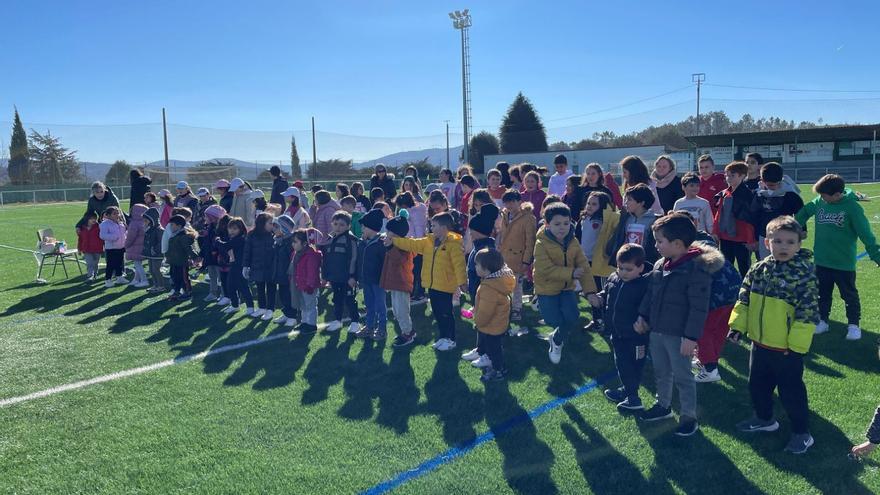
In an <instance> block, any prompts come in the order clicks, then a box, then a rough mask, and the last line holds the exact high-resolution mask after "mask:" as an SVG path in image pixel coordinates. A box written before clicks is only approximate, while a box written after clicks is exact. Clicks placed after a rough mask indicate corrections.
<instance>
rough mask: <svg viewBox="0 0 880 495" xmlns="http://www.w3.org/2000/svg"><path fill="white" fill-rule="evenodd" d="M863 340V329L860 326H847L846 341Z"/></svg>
mask: <svg viewBox="0 0 880 495" xmlns="http://www.w3.org/2000/svg"><path fill="white" fill-rule="evenodd" d="M860 338H862V329H861V328H859V326H858V325H847V327H846V340H859V339H860Z"/></svg>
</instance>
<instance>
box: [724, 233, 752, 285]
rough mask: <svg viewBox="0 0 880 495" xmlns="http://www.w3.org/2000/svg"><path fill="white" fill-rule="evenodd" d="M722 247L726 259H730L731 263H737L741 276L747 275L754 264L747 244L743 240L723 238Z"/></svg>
mask: <svg viewBox="0 0 880 495" xmlns="http://www.w3.org/2000/svg"><path fill="white" fill-rule="evenodd" d="M720 247H721V254H723V255H724V259H726V260H727V261H729V262H730V264H731V265H734V264H735V265H736V267H737V269H739V274H740V276H742V277H745V276H746V273H748V271H749V267H750V266H751V264H752V255H751V254H750V253H749V249H748V248H747V247H746V245H745V244H744V243H742V242H735V241H728V240H725V239H721V246H720Z"/></svg>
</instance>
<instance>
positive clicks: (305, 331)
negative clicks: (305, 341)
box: [296, 323, 318, 335]
mask: <svg viewBox="0 0 880 495" xmlns="http://www.w3.org/2000/svg"><path fill="white" fill-rule="evenodd" d="M296 329H297V331H299V333H300V335H311V334H313V333H315V332H317V331H318V327H317V326H315V325H309V324H308V323H300V324H299V326H297V327H296Z"/></svg>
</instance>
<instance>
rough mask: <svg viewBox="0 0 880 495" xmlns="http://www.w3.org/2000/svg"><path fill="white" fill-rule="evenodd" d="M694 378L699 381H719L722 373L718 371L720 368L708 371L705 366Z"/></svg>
mask: <svg viewBox="0 0 880 495" xmlns="http://www.w3.org/2000/svg"><path fill="white" fill-rule="evenodd" d="M694 380H696V381H697V383H712V382H717V381H721V374H720V373H718V368H715V369H714V370H712V371H706V368H703V369H701V370H700V372H699V373H697V376H695V377H694Z"/></svg>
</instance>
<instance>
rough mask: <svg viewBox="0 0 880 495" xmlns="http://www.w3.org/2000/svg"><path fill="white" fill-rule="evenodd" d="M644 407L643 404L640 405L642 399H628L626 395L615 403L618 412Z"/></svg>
mask: <svg viewBox="0 0 880 495" xmlns="http://www.w3.org/2000/svg"><path fill="white" fill-rule="evenodd" d="M644 409H645V406H643V405H642V401H641V400H639V399H630V398H629V397H627V398H626V399H623V400H622V401H620V402H619V403H618V404H617V410H618V411H620V412H626V411H642V410H644Z"/></svg>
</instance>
